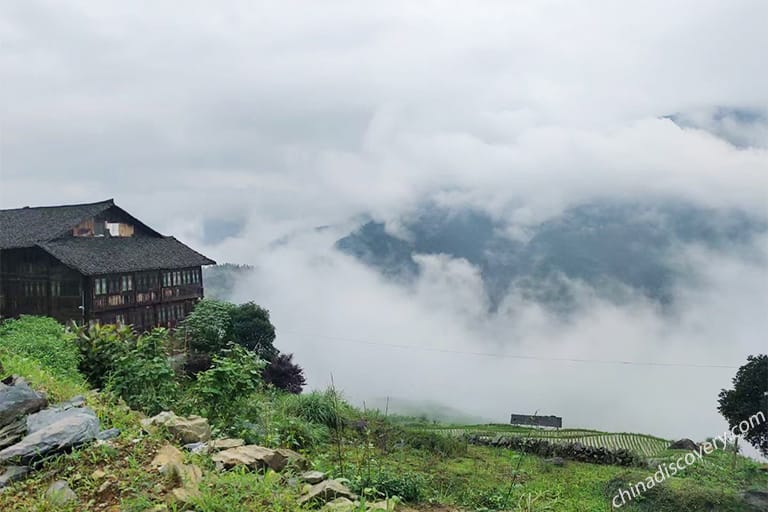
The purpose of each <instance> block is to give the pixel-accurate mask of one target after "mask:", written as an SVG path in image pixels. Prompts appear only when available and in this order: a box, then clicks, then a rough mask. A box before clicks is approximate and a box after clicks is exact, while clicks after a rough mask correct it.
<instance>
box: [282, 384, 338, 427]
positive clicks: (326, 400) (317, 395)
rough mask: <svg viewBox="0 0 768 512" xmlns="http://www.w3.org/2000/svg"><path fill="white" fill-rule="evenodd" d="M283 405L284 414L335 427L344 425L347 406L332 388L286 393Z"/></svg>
mask: <svg viewBox="0 0 768 512" xmlns="http://www.w3.org/2000/svg"><path fill="white" fill-rule="evenodd" d="M283 400H284V402H283V407H284V411H285V413H286V414H288V415H290V416H296V417H297V418H302V419H304V420H306V421H309V422H311V423H316V424H318V425H325V426H326V427H328V428H330V429H336V428H338V427H341V426H343V425H345V424H346V423H347V422H346V421H345V413H346V412H348V410H349V406H348V405H347V404H346V402H344V401H343V400H342V399H341V398H340V397H338V396H337V395H336V393H335V392H334V391H332V390H327V391H325V392H319V391H313V392H311V393H308V394H306V395H287V396H286V397H285V398H284V399H283Z"/></svg>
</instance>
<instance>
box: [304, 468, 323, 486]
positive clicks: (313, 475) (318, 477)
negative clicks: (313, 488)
mask: <svg viewBox="0 0 768 512" xmlns="http://www.w3.org/2000/svg"><path fill="white" fill-rule="evenodd" d="M299 478H301V479H302V480H303V481H304V482H307V483H308V484H313V485H314V484H319V483H320V482H322V481H323V480H325V473H323V472H322V471H305V472H303V473H302V474H300V475H299Z"/></svg>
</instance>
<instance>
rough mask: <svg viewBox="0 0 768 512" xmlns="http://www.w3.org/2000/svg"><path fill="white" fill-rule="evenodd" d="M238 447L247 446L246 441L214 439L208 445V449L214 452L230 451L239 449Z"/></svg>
mask: <svg viewBox="0 0 768 512" xmlns="http://www.w3.org/2000/svg"><path fill="white" fill-rule="evenodd" d="M238 446H245V441H243V440H242V439H229V438H227V439H214V440H213V441H211V442H210V443H208V448H209V449H210V450H211V451H212V452H217V451H220V450H229V449H230V448H237V447H238Z"/></svg>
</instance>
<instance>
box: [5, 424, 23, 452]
mask: <svg viewBox="0 0 768 512" xmlns="http://www.w3.org/2000/svg"><path fill="white" fill-rule="evenodd" d="M26 433H27V422H26V421H25V420H24V418H19V419H17V420H16V421H12V422H11V423H9V424H7V425H6V426H4V427H1V428H0V450H2V449H3V448H5V447H6V446H11V445H12V444H16V443H18V442H19V441H21V438H22V437H24V435H25V434H26Z"/></svg>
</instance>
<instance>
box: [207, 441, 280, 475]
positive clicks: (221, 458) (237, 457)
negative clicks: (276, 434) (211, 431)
mask: <svg viewBox="0 0 768 512" xmlns="http://www.w3.org/2000/svg"><path fill="white" fill-rule="evenodd" d="M211 460H213V462H215V463H216V467H218V468H219V469H230V468H233V467H235V466H240V465H243V466H246V467H248V468H250V469H266V468H270V469H272V470H274V471H281V470H282V469H283V468H285V466H286V464H287V462H288V459H287V458H286V457H284V456H282V455H280V454H279V453H277V451H276V450H272V449H271V448H265V447H263V446H258V445H255V444H249V445H245V446H238V447H237V448H230V449H228V450H222V451H220V452H219V453H217V454H215V455H214V456H213V457H211Z"/></svg>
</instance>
